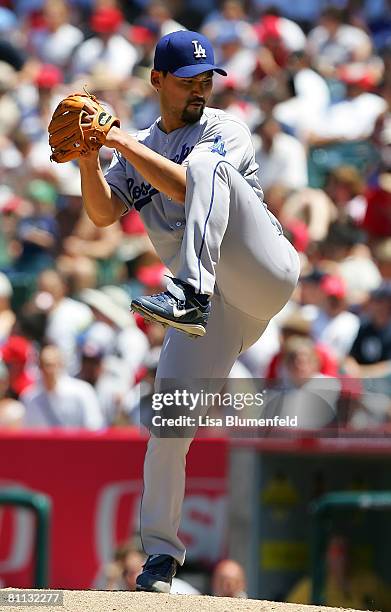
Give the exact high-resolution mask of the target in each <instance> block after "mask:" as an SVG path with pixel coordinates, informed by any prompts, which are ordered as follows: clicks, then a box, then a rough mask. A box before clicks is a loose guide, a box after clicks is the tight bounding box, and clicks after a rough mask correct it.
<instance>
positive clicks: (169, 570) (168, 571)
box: [136, 555, 178, 593]
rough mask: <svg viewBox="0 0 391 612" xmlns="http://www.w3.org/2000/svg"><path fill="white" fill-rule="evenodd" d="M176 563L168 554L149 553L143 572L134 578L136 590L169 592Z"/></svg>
mask: <svg viewBox="0 0 391 612" xmlns="http://www.w3.org/2000/svg"><path fill="white" fill-rule="evenodd" d="M177 565H178V563H177V561H176V560H175V559H174V558H173V557H170V555H149V557H148V559H147V561H146V563H145V564H144V565H143V572H142V573H141V574H140V575H139V576H137V578H136V591H152V592H154V593H169V592H170V591H171V583H172V579H173V577H174V576H175V574H176V568H177Z"/></svg>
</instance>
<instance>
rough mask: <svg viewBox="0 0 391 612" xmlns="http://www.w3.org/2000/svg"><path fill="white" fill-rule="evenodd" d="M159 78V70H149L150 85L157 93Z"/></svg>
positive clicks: (160, 75)
mask: <svg viewBox="0 0 391 612" xmlns="http://www.w3.org/2000/svg"><path fill="white" fill-rule="evenodd" d="M161 78H162V72H159V70H151V85H152V87H153V88H154V89H156V91H159V89H160V87H161Z"/></svg>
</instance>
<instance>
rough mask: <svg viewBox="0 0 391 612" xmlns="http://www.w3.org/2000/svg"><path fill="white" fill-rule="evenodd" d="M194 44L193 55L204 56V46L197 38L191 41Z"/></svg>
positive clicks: (196, 56) (198, 57)
mask: <svg viewBox="0 0 391 612" xmlns="http://www.w3.org/2000/svg"><path fill="white" fill-rule="evenodd" d="M191 42H192V43H193V45H194V57H195V58H197V59H201V58H202V57H206V51H205V49H204V47H203V46H202V45H201V43H200V42H199V41H198V40H192V41H191Z"/></svg>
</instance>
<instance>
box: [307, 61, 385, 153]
mask: <svg viewBox="0 0 391 612" xmlns="http://www.w3.org/2000/svg"><path fill="white" fill-rule="evenodd" d="M339 78H340V79H341V81H343V82H344V83H345V86H346V97H345V99H344V100H342V101H340V102H337V103H336V104H332V105H331V106H329V108H328V109H326V111H325V112H324V113H323V114H319V115H318V116H314V118H313V122H312V123H311V120H308V122H307V126H306V128H307V140H308V141H309V143H310V144H312V145H317V146H321V145H325V144H329V143H336V142H345V141H347V140H348V141H355V140H363V139H366V138H369V137H370V136H371V135H372V133H373V132H374V130H375V126H376V122H377V120H378V118H379V117H380V115H381V114H382V113H384V111H385V110H386V108H387V103H386V101H385V100H384V99H383V98H381V97H380V96H378V95H377V94H375V93H371V90H372V89H373V88H374V86H375V84H376V79H375V77H374V76H373V74H372V73H371V71H370V70H369V69H368V68H367V67H365V66H361V65H359V66H357V65H349V66H347V67H346V68H345V69H344V70H343V71H341V72H340V73H339Z"/></svg>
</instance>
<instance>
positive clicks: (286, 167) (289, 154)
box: [256, 116, 308, 190]
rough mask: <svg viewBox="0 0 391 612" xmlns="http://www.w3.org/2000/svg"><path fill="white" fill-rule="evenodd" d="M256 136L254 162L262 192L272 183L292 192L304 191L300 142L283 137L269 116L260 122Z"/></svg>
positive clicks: (292, 138)
mask: <svg viewBox="0 0 391 612" xmlns="http://www.w3.org/2000/svg"><path fill="white" fill-rule="evenodd" d="M256 134H257V135H258V136H259V137H260V143H259V149H258V151H257V154H256V161H257V163H258V164H259V178H260V182H261V185H262V188H263V189H265V190H267V189H268V188H269V187H270V186H271V185H273V184H275V183H279V184H282V185H284V187H286V188H288V189H292V190H294V189H300V188H301V187H305V186H306V185H307V183H308V176H307V159H306V154H305V150H304V147H303V145H302V144H301V143H300V142H299V140H297V139H296V138H294V137H293V136H289V134H285V133H284V132H283V131H282V130H281V127H280V126H279V124H278V122H277V121H276V120H275V119H274V118H273V117H271V116H269V117H265V118H264V119H263V121H262V123H261V124H260V125H259V126H258V128H257V130H256Z"/></svg>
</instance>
